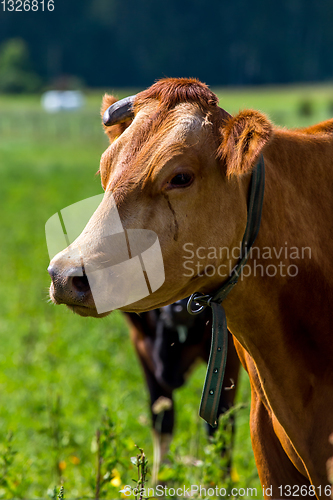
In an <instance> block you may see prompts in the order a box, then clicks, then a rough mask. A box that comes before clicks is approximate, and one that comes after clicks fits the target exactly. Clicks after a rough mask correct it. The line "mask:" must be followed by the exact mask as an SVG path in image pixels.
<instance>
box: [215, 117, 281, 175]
mask: <svg viewBox="0 0 333 500" xmlns="http://www.w3.org/2000/svg"><path fill="white" fill-rule="evenodd" d="M220 133H221V137H222V139H221V144H220V146H219V148H218V152H217V153H218V157H219V158H220V159H222V160H224V161H225V162H226V168H227V170H226V174H227V176H228V177H230V176H232V175H242V174H244V173H246V172H249V171H250V170H251V168H252V167H253V166H254V165H255V163H256V162H257V160H258V157H259V155H260V153H261V152H262V149H263V147H264V146H265V144H266V143H267V142H268V141H269V139H270V137H271V136H272V133H273V128H272V125H271V123H270V122H269V121H268V119H267V118H266V117H265V116H264V115H263V114H261V113H259V112H258V111H252V110H246V111H241V112H240V113H239V114H238V115H236V116H234V117H231V118H230V119H229V120H227V121H226V122H224V123H223V125H222V127H221V129H220Z"/></svg>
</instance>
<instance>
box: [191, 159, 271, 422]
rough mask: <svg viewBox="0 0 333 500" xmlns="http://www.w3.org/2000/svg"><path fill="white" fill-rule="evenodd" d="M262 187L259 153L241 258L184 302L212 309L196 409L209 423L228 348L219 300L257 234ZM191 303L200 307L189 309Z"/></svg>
mask: <svg viewBox="0 0 333 500" xmlns="http://www.w3.org/2000/svg"><path fill="white" fill-rule="evenodd" d="M264 190H265V163H264V158H263V156H262V155H261V156H260V159H259V161H258V163H257V164H256V166H255V167H254V169H253V171H252V176H251V181H250V186H249V194H248V205H247V224H246V228H245V232H244V236H243V240H242V245H241V255H240V258H239V260H238V262H237V264H236V265H235V267H234V268H233V270H232V271H231V274H230V276H229V277H228V278H227V280H226V281H225V282H224V283H223V285H222V286H221V287H220V288H219V289H218V290H217V291H216V292H215V293H213V294H211V295H204V294H202V293H200V292H196V293H194V294H192V295H191V297H190V298H189V300H188V303H187V310H188V312H189V313H190V314H200V313H201V312H202V311H203V310H204V309H205V308H206V307H207V306H209V307H211V309H212V312H213V322H212V342H211V348H210V355H209V360H208V365H207V372H206V379H205V383H204V387H203V391H202V396H201V403H200V410H199V414H200V416H201V417H202V418H203V419H204V420H206V422H208V423H209V424H210V425H211V426H212V427H216V426H217V418H218V415H217V413H218V407H219V402H220V396H221V390H222V383H223V378H224V372H225V365H226V360H227V352H228V327H227V319H226V316H225V311H224V308H223V306H222V305H221V304H222V302H223V300H224V299H225V298H226V297H227V296H228V295H229V293H230V292H231V290H232V289H233V288H234V286H235V285H236V284H237V282H238V279H239V277H240V276H241V273H242V269H243V267H244V266H245V264H246V262H247V260H248V257H249V253H250V250H251V247H252V245H253V244H254V242H255V240H256V237H257V235H258V232H259V228H260V221H261V213H262V205H263V200H264ZM193 303H194V304H195V305H198V306H199V307H198V308H197V309H192V304H193Z"/></svg>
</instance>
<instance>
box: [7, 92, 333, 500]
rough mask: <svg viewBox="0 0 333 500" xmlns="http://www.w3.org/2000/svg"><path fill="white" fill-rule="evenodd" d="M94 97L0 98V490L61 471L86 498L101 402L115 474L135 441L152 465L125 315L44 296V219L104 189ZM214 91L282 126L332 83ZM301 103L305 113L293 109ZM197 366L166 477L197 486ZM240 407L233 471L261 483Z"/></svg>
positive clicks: (327, 108)
mask: <svg viewBox="0 0 333 500" xmlns="http://www.w3.org/2000/svg"><path fill="white" fill-rule="evenodd" d="M124 94H126V92H125V91H121V92H118V95H119V96H120V97H122V96H123V95H124ZM101 95H102V92H100V93H92V94H90V95H89V96H88V99H87V106H86V108H85V109H83V110H82V111H81V112H77V113H61V114H58V115H47V114H46V113H44V112H43V111H42V110H41V109H40V108H39V100H38V99H37V98H36V97H22V98H15V99H14V98H9V97H6V96H0V171H1V183H0V199H1V205H0V211H1V214H0V215H1V226H0V240H1V246H0V258H1V264H2V266H1V269H2V272H1V287H0V303H1V312H2V314H1V317H0V335H1V348H0V394H1V405H0V499H1V498H13V497H19V498H36V497H43V498H46V496H47V491H48V490H50V491H51V490H53V488H54V486H60V483H61V482H62V481H63V483H64V487H65V498H73V497H80V498H82V497H84V496H86V497H93V496H94V488H93V483H94V477H95V471H96V441H95V433H96V429H97V428H98V427H99V426H100V425H101V419H102V415H103V413H104V411H105V410H104V409H105V408H108V409H109V413H110V416H111V419H112V421H113V423H114V430H115V436H116V438H115V439H116V441H117V446H118V448H119V450H120V455H121V460H120V461H119V465H118V467H117V470H118V473H119V475H120V478H121V483H122V484H131V478H132V477H135V473H134V469H133V465H131V462H130V457H131V456H134V455H136V453H137V451H136V448H135V444H138V445H139V446H140V447H143V448H144V450H145V453H146V455H147V457H148V460H149V462H150V463H152V443H151V437H150V430H149V411H148V404H147V401H148V394H147V391H146V390H145V389H143V387H144V382H143V376H142V373H141V370H140V367H139V365H138V362H137V360H136V357H135V353H134V350H133V348H132V345H131V343H130V340H129V336H128V332H127V328H126V326H125V323H124V320H123V317H122V315H121V314H120V313H119V312H114V313H112V315H111V316H109V317H107V318H105V319H103V320H94V319H89V318H81V317H78V316H75V315H73V314H72V313H71V312H70V311H69V310H67V309H66V308H65V307H55V306H54V305H52V304H50V303H49V302H48V292H47V289H48V286H49V278H48V274H47V272H46V269H47V266H48V255H47V248H46V242H45V234H44V227H45V222H46V220H47V219H48V218H49V217H50V216H51V215H53V214H54V213H55V212H56V211H57V210H59V209H60V208H63V207H65V206H67V205H70V204H72V203H74V202H76V201H80V200H82V199H84V198H87V197H89V196H93V195H95V194H98V193H100V192H101V187H100V179H99V177H97V176H95V175H94V174H95V172H96V171H97V169H98V165H99V158H100V155H101V153H102V152H103V150H104V148H105V147H106V145H107V141H106V139H105V137H104V136H103V133H102V131H101V127H100V119H99V106H100V98H101ZM218 95H219V98H220V103H221V105H222V106H223V107H224V108H225V109H227V110H228V111H230V112H236V111H237V110H238V109H243V108H245V107H252V108H256V109H260V110H262V111H264V112H266V113H268V115H269V116H270V117H271V118H272V119H273V120H276V121H277V122H278V123H279V124H281V125H288V126H304V125H307V124H310V123H315V122H317V121H320V120H323V119H326V118H328V117H329V114H330V112H331V107H332V105H331V102H332V97H333V89H331V88H329V87H325V88H320V87H313V88H312V87H304V88H285V89H260V90H257V89H250V90H248V91H245V90H232V89H218ZM304 101H306V102H308V101H310V108H311V106H312V108H311V109H312V114H311V113H310V115H306V116H304V114H303V115H302V114H300V113H299V109H300V108H302V106H303V107H304ZM305 108H308V105H306V106H305ZM204 372H205V369H204V367H203V366H201V367H199V369H198V370H196V372H195V373H194V374H193V376H192V377H191V379H190V381H189V383H188V384H187V385H186V387H183V388H182V389H181V390H179V391H178V392H177V395H176V405H177V408H178V412H177V425H176V430H175V438H174V441H173V444H172V450H171V455H170V460H171V461H173V464H174V465H173V468H174V470H176V471H177V474H176V476H175V474H174V475H173V476H172V480H170V483H171V485H172V484H178V483H179V481H181V480H182V479H183V480H184V481H185V484H187V485H188V484H191V483H190V482H189V481H197V483H198V484H199V482H200V478H201V477H202V474H203V466H202V465H200V462H199V466H194V465H188V464H189V463H193V460H192V461H191V459H190V460H189V459H188V457H195V458H196V459H200V460H202V461H203V462H204V463H209V462H210V461H211V462H213V461H214V460H216V457H215V458H214V457H213V454H214V450H213V449H212V448H209V447H208V448H207V439H206V436H205V429H204V425H203V422H202V421H200V419H199V417H198V416H197V410H198V405H199V398H200V393H201V387H202V384H203V379H204ZM240 385H241V387H240V390H239V394H238V401H244V402H248V401H249V384H248V380H247V377H246V375H245V374H244V373H243V375H242V381H241V384H240ZM248 414H249V407H247V408H246V409H243V410H240V411H239V412H237V436H236V446H235V452H234V471H235V474H234V478H235V477H236V475H238V477H239V480H238V482H236V485H237V486H243V487H246V486H257V488H258V491H260V490H259V482H258V478H257V474H256V469H255V464H254V459H253V454H252V450H251V443H250V438H249V427H248ZM10 432H11V433H12V435H13V437H12V439H11V438H10V434H9V433H10ZM13 450H14V452H16V453H14V452H13ZM131 467H132V468H131ZM216 470H217V469H216ZM216 470H215V473H216ZM177 481H178V483H177ZM219 481H220V479H219V478H218V477H215V482H217V483H219ZM181 484H182V483H181ZM192 484H194V483H192ZM119 489H120V488H119V487H117V486H112V485H111V484H110V482H108V483H107V485H106V488H105V492H107V497H108V498H119V494H118V493H117V492H118V490H119ZM50 495H51V496H52V491H51V493H50ZM260 497H261V495H260V494H259V495H258V498H260Z"/></svg>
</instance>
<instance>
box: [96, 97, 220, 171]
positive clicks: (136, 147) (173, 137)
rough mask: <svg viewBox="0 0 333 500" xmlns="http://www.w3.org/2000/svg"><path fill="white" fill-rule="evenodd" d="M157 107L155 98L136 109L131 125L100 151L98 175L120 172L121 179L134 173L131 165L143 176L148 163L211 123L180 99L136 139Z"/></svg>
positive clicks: (176, 148)
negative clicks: (149, 130) (163, 117)
mask: <svg viewBox="0 0 333 500" xmlns="http://www.w3.org/2000/svg"><path fill="white" fill-rule="evenodd" d="M157 110H158V103H157V102H156V101H154V102H153V103H150V104H149V105H147V106H145V107H144V108H142V109H140V110H139V112H138V113H137V114H136V116H135V118H134V120H133V122H132V123H131V125H130V126H129V127H128V128H127V129H126V130H125V131H124V132H123V133H122V134H121V136H119V137H118V138H117V139H116V140H115V141H114V142H113V143H112V144H111V145H110V146H109V148H108V149H107V150H106V151H105V152H104V153H103V155H102V157H101V168H100V170H101V172H102V175H103V173H104V176H105V175H107V176H108V177H110V175H112V177H113V178H114V177H115V176H116V177H119V176H121V177H123V180H125V177H128V176H129V175H130V174H131V173H132V174H133V175H134V172H133V171H132V172H131V169H134V168H135V169H139V170H140V173H141V174H142V176H145V175H147V169H150V170H151V167H152V165H156V166H157V165H158V164H159V165H160V163H161V161H163V160H164V161H167V160H168V159H170V157H171V156H173V155H174V154H176V153H179V152H180V151H181V150H182V149H185V148H186V147H187V146H190V145H195V144H197V143H198V142H200V136H201V134H202V133H205V132H206V130H207V127H210V126H211V125H212V123H211V122H210V121H209V119H208V117H207V116H206V115H205V113H204V112H203V111H202V110H201V109H200V108H199V107H197V106H195V105H193V104H189V103H181V104H178V105H177V106H176V107H175V108H173V109H172V110H170V111H169V112H168V113H167V114H166V116H165V119H164V120H163V121H162V122H161V124H160V125H159V127H158V128H157V130H154V132H153V133H149V132H148V133H147V137H145V138H144V140H143V141H142V142H140V139H141V136H142V131H143V130H145V127H146V126H147V123H148V122H149V121H151V117H152V115H154V113H156V111H157ZM138 173H139V172H136V175H135V178H136V179H137V181H139V180H140V179H139V177H140V176H138Z"/></svg>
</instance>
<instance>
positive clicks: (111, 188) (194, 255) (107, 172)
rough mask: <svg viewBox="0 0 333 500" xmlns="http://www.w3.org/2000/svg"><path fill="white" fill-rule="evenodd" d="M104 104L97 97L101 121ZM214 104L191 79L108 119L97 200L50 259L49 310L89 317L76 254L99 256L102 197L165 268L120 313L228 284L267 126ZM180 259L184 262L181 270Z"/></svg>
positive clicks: (138, 99)
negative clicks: (147, 233) (153, 242)
mask: <svg viewBox="0 0 333 500" xmlns="http://www.w3.org/2000/svg"><path fill="white" fill-rule="evenodd" d="M113 102H114V99H113V98H112V97H111V96H108V95H106V96H105V97H104V100H103V105H102V115H104V114H105V112H106V117H105V118H104V121H105V122H106V123H108V121H109V120H108V113H109V112H108V111H107V110H108V108H109V106H110V105H111V104H112V103H113ZM217 102H218V100H217V97H216V95H215V94H214V93H213V92H211V91H210V90H209V88H208V87H207V86H206V85H204V84H202V83H200V82H199V81H197V80H193V79H165V80H161V81H158V82H157V83H155V84H154V85H153V86H152V87H150V88H149V89H147V90H145V91H143V92H141V93H139V94H137V95H136V96H135V98H134V99H133V100H132V101H131V102H130V103H128V102H127V103H125V104H126V105H127V108H126V112H125V114H124V113H123V114H121V112H120V116H119V117H118V118H117V119H116V121H117V120H118V122H121V123H116V124H113V125H112V126H105V130H106V133H107V134H108V135H109V138H110V146H109V147H108V148H107V150H106V151H105V152H104V153H103V155H102V158H101V162H100V169H99V172H100V176H101V181H102V186H103V189H104V191H105V196H104V199H103V201H102V202H101V204H100V206H99V207H98V209H97V211H96V212H95V213H94V215H93V216H92V218H91V219H90V221H89V223H88V225H87V226H86V228H85V229H84V231H83V232H82V234H81V235H80V236H79V237H78V239H77V240H76V242H75V244H73V246H72V248H71V246H70V247H68V248H66V249H65V250H63V251H62V252H61V253H59V254H58V255H56V256H55V257H54V258H53V260H52V261H51V265H50V267H49V272H50V275H51V277H52V285H51V291H50V295H51V298H52V300H53V301H54V302H55V303H65V304H67V305H68V306H70V307H71V308H72V309H73V310H74V311H75V312H78V313H79V314H81V315H91V316H98V314H97V311H96V308H95V305H94V300H93V296H92V294H91V291H90V288H89V283H88V280H87V278H86V276H85V272H84V267H85V266H86V264H85V263H84V265H83V263H82V259H81V257H80V255H79V252H77V251H75V248H77V247H85V249H86V253H85V258H86V261H87V262H88V263H89V262H93V261H94V258H95V256H96V255H98V254H100V252H101V249H100V239H101V238H100V235H101V234H102V232H103V229H104V228H103V225H104V224H105V221H106V218H107V216H108V213H109V211H110V210H111V208H110V196H108V195H110V194H112V198H113V200H114V201H115V203H116V206H117V210H118V213H119V216H120V219H121V222H122V225H123V227H124V229H125V230H128V231H129V230H135V229H146V230H151V231H154V233H156V235H157V236H158V239H159V243H160V246H161V250H162V255H163V262H164V270H165V281H164V283H163V285H162V286H161V287H160V288H159V289H157V290H156V291H155V292H153V293H152V294H150V295H149V296H147V297H145V298H143V299H142V300H139V301H138V302H136V303H134V304H132V305H130V306H126V307H123V308H121V309H123V310H127V311H134V312H141V311H146V310H149V309H153V308H156V307H160V306H163V305H166V304H168V303H171V302H174V301H176V300H178V299H181V298H184V297H186V296H188V295H190V294H191V293H193V292H195V291H202V292H210V291H212V290H214V289H216V288H217V287H218V286H219V285H220V284H221V283H222V282H223V281H224V280H225V279H226V278H227V276H228V274H229V270H230V269H231V268H232V267H233V265H234V264H235V262H236V260H237V256H236V255H232V252H227V251H226V250H227V249H232V248H234V247H235V248H239V245H240V242H241V240H242V237H243V233H244V230H245V226H246V220H247V192H248V185H249V180H250V174H251V169H252V167H253V166H254V165H255V163H256V161H257V159H258V156H259V154H260V153H261V152H262V149H263V147H264V146H265V144H266V143H267V142H268V141H269V139H270V137H271V134H272V127H271V125H270V123H269V122H268V121H267V119H266V118H265V117H264V116H263V115H262V114H260V113H258V112H256V111H245V112H241V113H239V114H238V115H237V116H234V117H232V116H230V115H229V114H228V113H227V112H226V111H224V110H223V109H221V108H220V107H218V105H217ZM111 109H112V108H111ZM126 118H128V121H127V122H124V120H125V119H126ZM113 123H114V121H113ZM74 247H75V248H74ZM209 249H211V250H209ZM214 249H215V250H216V251H215V254H214ZM221 249H222V251H221ZM223 249H224V250H225V251H223ZM189 258H190V261H191V264H190V265H189V264H187V267H186V266H185V267H184V264H185V262H186V259H189ZM208 267H209V272H205V270H206V269H207V270H208ZM218 267H219V272H215V273H214V272H213V271H214V268H215V270H217V268H218ZM73 270H74V271H73ZM75 270H82V272H81V273H78V272H75ZM222 270H223V271H222ZM223 273H224V274H223ZM78 274H81V276H78Z"/></svg>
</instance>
